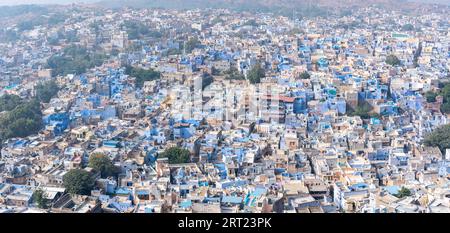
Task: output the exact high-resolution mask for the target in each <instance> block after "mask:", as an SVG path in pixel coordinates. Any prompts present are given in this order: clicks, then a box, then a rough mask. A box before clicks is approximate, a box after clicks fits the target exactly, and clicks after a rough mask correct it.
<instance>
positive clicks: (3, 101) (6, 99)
mask: <svg viewBox="0 0 450 233" xmlns="http://www.w3.org/2000/svg"><path fill="white" fill-rule="evenodd" d="M22 103H23V101H22V98H20V97H19V96H17V95H9V94H6V95H2V96H1V97H0V112H3V111H11V110H13V109H14V108H16V107H17V106H18V105H20V104H22Z"/></svg>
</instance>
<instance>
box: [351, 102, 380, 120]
mask: <svg viewBox="0 0 450 233" xmlns="http://www.w3.org/2000/svg"><path fill="white" fill-rule="evenodd" d="M371 111H372V107H371V106H370V104H369V103H367V102H360V103H358V106H357V107H356V108H355V109H352V108H350V107H348V111H347V115H349V116H359V117H361V119H369V118H371V117H379V116H378V115H377V114H375V113H371Z"/></svg>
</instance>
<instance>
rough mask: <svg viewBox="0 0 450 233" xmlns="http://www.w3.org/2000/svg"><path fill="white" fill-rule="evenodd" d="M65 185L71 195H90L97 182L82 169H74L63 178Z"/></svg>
mask: <svg viewBox="0 0 450 233" xmlns="http://www.w3.org/2000/svg"><path fill="white" fill-rule="evenodd" d="M63 185H64V187H65V188H66V191H67V192H69V193H71V194H80V195H90V193H91V190H92V189H93V188H94V185H95V180H94V178H93V177H92V175H91V174H90V173H89V172H87V171H85V170H82V169H72V170H70V171H68V172H67V173H66V174H65V175H64V176H63Z"/></svg>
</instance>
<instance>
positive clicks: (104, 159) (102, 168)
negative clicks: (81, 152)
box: [89, 153, 118, 178]
mask: <svg viewBox="0 0 450 233" xmlns="http://www.w3.org/2000/svg"><path fill="white" fill-rule="evenodd" d="M89 167H91V168H92V169H94V170H95V171H99V172H100V174H101V177H102V178H107V177H109V176H117V174H118V169H117V167H116V166H114V164H113V162H112V161H111V159H110V158H109V157H108V156H107V155H104V154H101V153H94V154H91V156H89Z"/></svg>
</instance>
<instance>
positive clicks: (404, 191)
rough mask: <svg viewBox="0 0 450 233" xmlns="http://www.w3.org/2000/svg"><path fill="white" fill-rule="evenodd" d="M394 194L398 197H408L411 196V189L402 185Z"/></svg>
mask: <svg viewBox="0 0 450 233" xmlns="http://www.w3.org/2000/svg"><path fill="white" fill-rule="evenodd" d="M395 196H396V197H398V198H403V197H409V196H411V190H409V189H407V188H405V187H402V188H401V189H400V190H399V191H398V193H397V194H396V195H395Z"/></svg>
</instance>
